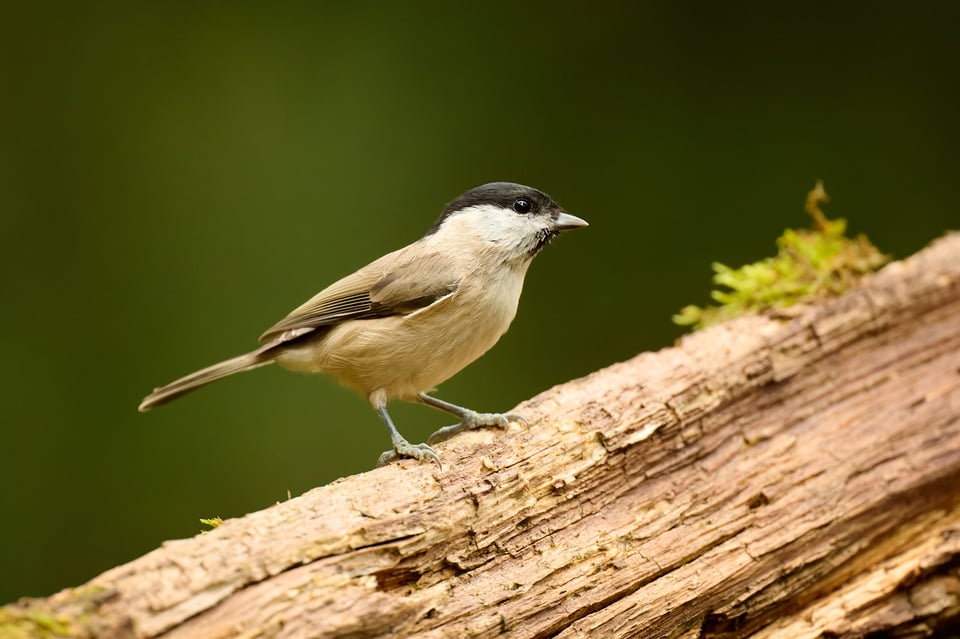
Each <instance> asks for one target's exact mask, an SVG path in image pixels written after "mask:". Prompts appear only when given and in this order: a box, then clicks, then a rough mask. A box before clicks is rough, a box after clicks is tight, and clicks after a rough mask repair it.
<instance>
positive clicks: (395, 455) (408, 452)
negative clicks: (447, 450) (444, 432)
mask: <svg viewBox="0 0 960 639" xmlns="http://www.w3.org/2000/svg"><path fill="white" fill-rule="evenodd" d="M403 457H411V458H413V459H416V460H417V461H422V462H423V461H431V462H433V463H435V464H436V465H437V466H438V467H439V468H440V470H443V464H442V463H441V462H440V457H438V456H437V454H436V453H435V452H434V451H433V449H432V448H430V446H429V445H427V444H411V443H410V442H408V441H407V440H405V439H401V440H399V441H395V442H394V443H393V450H386V451H384V452H383V453H382V454H381V455H380V458H379V459H378V460H377V466H383V465H385V464H389V463H390V462H392V461H395V460H397V459H401V458H403Z"/></svg>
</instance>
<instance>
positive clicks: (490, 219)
mask: <svg viewBox="0 0 960 639" xmlns="http://www.w3.org/2000/svg"><path fill="white" fill-rule="evenodd" d="M463 220H464V222H467V223H469V224H471V226H473V227H474V228H475V229H477V230H478V231H479V232H480V234H481V236H482V237H483V239H484V240H486V241H488V242H495V243H497V244H502V245H504V246H508V247H511V248H516V249H518V250H521V249H523V248H524V247H526V246H528V245H530V244H531V243H532V242H533V241H534V238H535V237H536V235H537V232H538V231H540V230H541V229H542V228H543V220H542V219H541V218H539V217H537V216H533V215H520V214H518V213H514V212H513V211H508V210H504V209H501V208H499V207H492V206H478V207H474V209H473V210H470V211H465V212H464V216H463Z"/></svg>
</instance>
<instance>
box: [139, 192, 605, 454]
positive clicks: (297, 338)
mask: <svg viewBox="0 0 960 639" xmlns="http://www.w3.org/2000/svg"><path fill="white" fill-rule="evenodd" d="M582 226H587V223H586V222H585V221H583V220H581V219H580V218H578V217H576V216H574V215H570V214H569V213H566V212H565V211H563V210H562V209H561V208H560V206H559V205H557V203H556V202H554V201H553V200H552V199H551V198H550V197H549V196H548V195H547V194H546V193H543V192H541V191H538V190H537V189H534V188H531V187H529V186H523V185H521V184H512V183H509V182H494V183H491V184H484V185H483V186H478V187H477V188H475V189H471V190H469V191H467V192H466V193H464V194H463V195H461V196H460V197H458V198H457V199H455V200H453V201H452V202H451V203H450V204H448V205H447V206H446V208H445V209H444V210H443V213H442V214H441V215H440V217H439V218H438V219H437V221H436V222H435V223H434V224H433V226H431V227H430V229H429V230H428V231H427V233H426V235H424V236H423V237H422V238H420V239H419V240H417V241H416V242H414V243H413V244H410V245H409V246H405V247H404V248H402V249H400V250H397V251H394V252H393V253H389V254H387V255H384V256H383V257H381V258H380V259H378V260H375V261H374V262H371V263H370V264H368V265H367V266H364V267H363V268H361V269H360V270H358V271H357V272H355V273H353V274H352V275H348V276H346V277H345V278H343V279H341V280H339V281H337V282H334V283H333V284H331V285H330V286H328V287H327V288H325V289H323V290H322V291H320V292H319V293H317V294H316V295H314V296H313V297H312V298H310V299H309V300H307V301H306V302H305V303H304V304H303V305H301V306H299V307H298V308H296V309H294V310H293V311H292V312H291V313H290V314H289V315H287V316H286V317H285V318H283V319H282V320H280V321H279V322H277V323H276V324H274V325H273V326H272V327H271V328H269V329H267V331H266V332H265V333H264V334H263V335H261V336H260V341H261V342H262V343H263V345H262V346H261V347H260V348H258V349H256V350H254V351H252V352H250V353H246V354H244V355H240V356H239V357H234V358H233V359H228V360H226V361H224V362H220V363H219V364H214V365H213V366H210V367H208V368H204V369H203V370H200V371H197V372H195V373H193V374H191V375H187V376H186V377H183V378H181V379H178V380H176V381H174V382H171V383H169V384H167V385H166V386H162V387H160V388H157V389H155V390H154V391H153V392H152V393H150V395H148V396H147V397H146V398H144V400H143V402H142V403H141V404H140V410H141V411H146V410H149V409H150V408H152V407H154V406H157V405H158V404H163V403H165V402H168V401H170V400H172V399H175V398H177V397H179V396H181V395H183V394H185V393H188V392H190V391H192V390H194V389H196V388H199V387H200V386H203V385H205V384H209V383H210V382H213V381H215V380H218V379H220V378H222V377H226V376H228V375H233V374H234V373H239V372H241V371H246V370H250V369H253V368H257V367H259V366H265V365H266V364H272V363H273V362H276V363H277V364H280V365H281V366H283V367H284V368H287V369H289V370H293V371H301V372H307V373H327V374H328V375H331V376H333V377H334V378H335V379H336V380H337V381H338V382H340V383H341V384H342V385H344V386H346V387H348V388H352V389H354V390H356V391H357V392H359V393H362V394H363V395H365V396H366V397H367V399H368V400H369V402H370V405H371V406H372V407H373V409H374V410H375V411H377V414H378V415H380V419H382V420H383V422H384V423H385V424H386V426H387V428H388V429H389V430H390V438H391V440H392V442H393V450H390V451H387V452H385V453H383V454H382V455H381V456H380V463H381V464H382V463H386V462H388V461H391V460H393V459H396V458H398V457H413V458H415V459H418V460H421V461H424V460H430V461H434V462H436V463H437V464H438V465H439V464H440V458H439V457H437V454H436V453H435V452H434V451H433V449H432V448H431V447H430V446H429V445H428V444H426V443H423V444H411V443H410V442H408V441H407V440H406V439H404V438H403V436H402V435H400V432H399V431H398V430H397V428H396V426H394V425H393V420H392V419H390V415H389V414H388V413H387V402H388V401H390V400H393V399H399V400H405V401H415V402H420V403H423V404H426V405H427V406H432V407H433V408H437V409H440V410H443V411H447V412H449V413H452V414H453V415H456V416H457V417H458V418H459V420H460V422H459V423H458V424H455V425H453V426H448V427H446V428H443V429H440V430H439V431H437V432H436V433H434V434H433V435H432V436H431V438H430V440H429V441H436V440H439V439H446V438H447V437H449V436H450V435H452V434H453V433H456V432H459V431H461V430H465V429H470V428H477V427H480V426H499V427H506V426H507V423H508V422H509V421H511V420H512V421H521V422H524V423H525V420H524V419H523V418H522V417H520V416H519V415H514V414H511V413H506V414H499V413H477V412H475V411H472V410H470V409H467V408H462V407H460V406H456V405H454V404H449V403H447V402H444V401H442V400H439V399H437V398H435V397H431V396H430V395H428V394H427V392H429V391H431V390H432V389H433V388H434V387H436V386H437V385H439V384H440V383H442V382H444V381H446V380H447V379H449V378H450V377H452V376H453V375H454V374H456V373H457V372H459V371H460V370H461V369H462V368H464V367H465V366H466V365H467V364H469V363H470V362H472V361H473V360H475V359H477V358H478V357H480V356H481V355H483V354H484V353H485V352H486V351H487V350H488V349H489V348H490V347H491V346H493V345H494V344H495V343H496V342H497V340H498V339H500V336H501V335H503V334H504V333H505V332H506V331H507V328H508V327H509V326H510V322H511V321H513V317H514V315H515V314H516V312H517V303H518V302H519V300H520V291H521V288H522V287H523V278H524V275H525V274H526V272H527V267H529V266H530V262H531V260H533V258H534V256H535V255H537V253H539V252H540V250H541V249H543V247H544V246H546V245H547V243H548V242H549V241H550V240H551V239H552V238H554V237H555V236H556V235H557V234H558V233H560V232H561V231H565V230H567V229H575V228H579V227H582Z"/></svg>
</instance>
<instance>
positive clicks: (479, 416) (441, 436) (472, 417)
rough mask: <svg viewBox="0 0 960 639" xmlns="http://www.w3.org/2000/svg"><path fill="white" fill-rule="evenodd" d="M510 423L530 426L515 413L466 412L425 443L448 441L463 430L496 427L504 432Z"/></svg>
mask: <svg viewBox="0 0 960 639" xmlns="http://www.w3.org/2000/svg"><path fill="white" fill-rule="evenodd" d="M510 422H517V423H518V424H521V425H522V426H524V427H527V426H529V425H530V424H529V422H527V420H526V419H525V418H524V417H523V416H522V415H517V414H516V413H478V412H475V411H472V410H468V411H466V412H465V413H464V414H463V417H462V418H461V419H460V423H459V424H453V425H452V426H444V427H443V428H441V429H440V430H438V431H437V432H435V433H434V434H433V435H430V437H429V438H427V441H428V442H430V443H431V444H435V443H437V442H442V441H445V440H447V439H450V438H451V437H453V436H454V435H456V434H457V433H460V432H463V431H465V430H473V429H474V428H483V427H484V426H496V427H497V428H502V429H504V430H506V429H507V427H508V426H509V425H510Z"/></svg>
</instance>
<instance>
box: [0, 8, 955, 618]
mask: <svg viewBox="0 0 960 639" xmlns="http://www.w3.org/2000/svg"><path fill="white" fill-rule="evenodd" d="M15 4H16V6H14V5H15ZM771 4H772V3H771ZM723 5H726V6H723ZM930 6H934V5H930ZM953 6H955V7H956V6H958V5H956V4H954V5H953ZM947 11H949V13H948V12H947ZM958 18H960V11H958V10H957V9H949V10H940V11H933V10H932V9H931V10H928V9H927V8H925V5H924V3H911V4H908V5H903V4H902V3H900V4H898V5H896V6H895V7H894V6H893V5H891V8H889V9H885V8H883V6H882V5H880V4H876V3H869V4H868V3H859V6H858V3H823V4H817V3H796V4H793V3H781V4H777V5H776V6H775V7H770V6H767V4H766V3H764V4H759V3H758V4H756V5H751V4H743V3H733V4H729V3H702V4H701V3H691V2H669V3H642V2H637V3H627V2H591V3H582V4H576V3H566V4H565V3H558V2H555V1H554V2H549V3H548V2H542V3H523V4H514V3H491V2H484V3H450V2H443V3H441V2H437V3H432V4H431V3H401V2H390V3H387V2H378V3H364V2H356V3H324V2H299V3H297V2H295V3H285V4H282V5H281V4H280V3H259V4H253V3H251V4H241V3H229V4H214V3H183V4H179V3H167V2H163V3H161V2H158V3H150V4H147V3H137V2H131V3H117V4H107V3H64V4H59V5H57V4H48V3H43V2H38V3H5V5H4V7H3V8H2V9H0V53H2V55H0V73H2V76H0V79H2V95H0V116H2V119H0V121H2V127H3V129H2V140H0V197H2V200H0V211H2V222H3V224H2V229H3V232H2V240H0V242H2V245H0V248H2V257H3V274H4V277H3V278H2V287H3V288H2V291H0V293H2V299H3V309H4V312H3V313H2V322H3V324H2V326H0V328H2V331H3V335H4V344H3V366H2V372H0V375H2V386H0V387H2V388H3V396H2V399H3V401H2V404H0V410H2V439H0V445H2V449H0V486H2V502H0V518H2V526H0V602H4V601H10V600H13V599H15V598H16V597H17V596H20V595H44V594H48V593H51V592H53V591H55V590H57V589H59V588H61V587H65V586H68V585H73V584H78V583H81V582H83V581H86V580H87V579H89V578H91V577H93V576H94V575H96V574H97V573H99V572H100V571H102V570H104V569H106V568H109V567H111V566H113V565H115V564H118V563H121V562H124V561H127V560H129V559H132V558H134V557H136V556H138V555H140V554H142V553H144V552H146V551H148V550H150V549H152V548H154V547H156V546H157V545H159V544H160V543H161V542H162V541H163V540H164V539H169V538H174V537H184V536H189V535H192V534H195V533H196V532H197V531H198V530H199V529H200V528H201V526H200V524H199V523H198V521H197V519H198V518H200V517H211V516H215V515H220V516H223V517H234V516H239V515H242V514H244V513H247V512H250V511H253V510H257V509H260V508H263V507H265V506H267V505H269V504H271V503H273V502H275V501H277V500H282V499H285V498H286V496H287V493H288V491H289V492H290V493H292V494H293V495H297V494H299V493H302V492H304V491H306V490H308V489H310V488H311V487H314V486H317V485H321V484H324V483H327V482H330V481H331V480H333V479H335V478H337V477H339V476H343V475H347V474H351V473H356V472H362V471H364V470H366V469H369V468H370V467H371V466H372V465H373V463H374V460H375V459H376V457H377V455H378V454H379V453H380V451H382V450H383V449H385V448H386V447H387V445H388V438H387V436H386V432H385V429H384V428H383V426H382V425H381V424H380V423H379V421H378V420H377V417H376V416H375V415H374V414H373V412H371V411H370V409H369V408H368V407H367V405H366V402H365V401H364V400H363V399H361V398H358V397H356V396H354V395H352V394H351V393H349V392H348V391H345V390H343V389H340V388H338V387H337V386H336V385H335V384H334V383H333V382H331V381H330V380H328V379H325V378H322V377H316V376H301V375H295V374H291V373H288V372H286V371H282V370H280V369H273V368H269V369H264V370H259V371H255V372H252V373H248V374H245V375H242V376H239V377H236V378H234V379H231V380H228V381H225V382H221V383H219V384H217V385H214V386H212V387H210V388H209V389H205V390H204V391H202V392H199V393H197V394H196V395H192V396H190V397H187V398H185V399H183V400H181V401H178V402H176V403H174V404H171V405H170V406H165V407H163V408H161V409H157V410H155V411H152V412H151V413H148V414H145V415H141V414H139V413H137V411H136V406H137V403H138V402H139V400H140V399H141V397H142V396H143V395H144V394H145V393H146V392H147V391H149V390H150V389H151V388H152V387H154V386H157V385H160V384H162V383H165V382H167V381H170V380H171V379H173V378H174V377H177V376H179V375H182V374H185V373H188V372H190V371H192V370H193V369H195V368H198V367H201V366H204V365H207V364H210V363H212V362H214V361H217V360H219V359H223V358H226V357H228V356H232V355H235V354H237V353H239V352H242V351H244V350H247V349H250V348H252V347H253V346H254V345H255V344H256V337H257V336H258V335H259V333H260V332H261V331H262V330H263V329H265V328H266V327H267V326H269V325H271V324H272V323H273V322H274V321H276V320H277V319H279V318H280V317H281V316H283V315H285V314H286V313H287V312H288V311H289V310H290V309H291V308H293V307H294V306H296V305H298V304H299V303H300V302H301V301H303V300H304V299H306V298H307V297H308V296H310V295H312V294H313V293H314V292H315V291H317V290H319V289H320V288H322V287H323V286H325V285H326V284H328V283H329V282H331V281H333V280H334V279H336V278H338V277H340V276H342V275H345V274H346V273H348V272H350V271H352V270H353V269H355V268H357V267H359V266H361V265H363V264H364V263H366V262H367V261H368V260H370V259H372V258H375V257H377V256H379V255H381V254H383V253H385V252H387V251H389V250H392V249H394V248H397V247H399V246H402V245H404V244H406V243H408V242H410V241H412V240H414V239H416V238H417V237H419V235H420V234H422V233H423V231H424V230H426V229H427V228H428V227H429V226H430V224H431V223H432V222H433V220H434V218H435V217H436V215H437V214H438V213H439V211H440V209H441V208H442V206H443V204H444V203H445V202H446V201H449V200H450V199H452V198H454V197H455V196H456V195H458V194H459V193H460V192H462V191H464V190H466V189H468V188H470V187H473V186H476V185H478V184H481V183H484V182H487V181H492V180H512V181H519V182H524V183H528V184H531V185H534V186H537V187H539V188H541V189H543V190H545V191H547V192H549V193H550V194H551V195H553V197H554V198H555V199H557V200H558V201H559V202H560V203H561V204H562V205H563V206H565V207H566V208H567V209H568V210H569V211H571V212H573V213H575V214H577V215H580V216H582V217H584V218H586V219H587V220H588V221H589V222H590V223H591V226H590V228H589V229H586V230H582V231H577V232H575V233H571V234H569V235H566V236H564V237H563V238H561V239H560V240H559V241H557V242H555V243H554V244H553V245H552V246H551V247H549V249H548V250H547V251H545V252H544V254H543V255H542V256H540V257H539V258H538V259H537V261H536V263H535V264H534V265H533V267H532V269H531V272H530V274H529V276H528V279H527V284H526V289H525V293H524V297H523V299H522V301H521V305H520V311H519V314H518V317H517V320H516V321H515V322H514V325H513V327H512V329H511V331H510V332H509V333H508V334H507V335H506V336H505V337H504V338H503V339H502V340H501V342H500V343H499V344H498V345H497V347H496V348H494V349H493V350H492V351H491V352H490V353H489V354H488V355H486V356H485V357H484V358H482V359H481V360H479V361H478V362H477V363H476V364H474V365H472V366H471V367H469V368H467V369H466V370H465V371H464V372H462V373H461V374H460V375H458V376H457V377H455V378H454V379H452V380H451V381H449V382H447V383H446V384H444V386H443V387H442V389H441V392H440V393H439V395H440V396H441V397H443V398H446V399H447V400H449V401H453V402H457V403H460V404H464V405H467V406H471V407H474V408H478V409H480V410H506V409H509V408H511V407H513V406H514V405H515V404H516V403H518V402H519V401H521V400H523V399H525V398H527V397H530V396H531V395H533V394H535V393H537V392H538V391H540V390H543V389H546V388H548V387H550V386H552V385H554V384H557V383H560V382H563V381H565V380H568V379H570V378H574V377H577V376H581V375H584V374H587V373H589V372H590V371H593V370H595V369H597V368H600V367H602V366H604V365H607V364H609V363H612V362H615V361H618V360H623V359H626V358H629V357H631V356H632V355H634V354H636V353H637V352H640V351H643V350H649V349H657V348H661V347H664V346H667V345H669V344H670V343H671V342H672V340H673V339H675V338H676V337H677V336H678V335H679V334H680V332H681V331H680V330H679V329H678V328H676V327H674V326H672V325H671V323H670V315H671V314H672V313H673V312H675V311H677V310H678V309H679V308H680V307H682V306H683V305H685V304H687V303H693V302H697V303H702V302H705V301H707V291H708V289H709V275H710V268H709V265H710V262H711V261H713V260H720V261H723V262H726V263H728V264H733V265H737V264H740V263H743V262H745V261H749V260H753V259H757V258H759V257H762V256H764V255H767V254H770V253H771V252H772V251H773V240H774V238H775V237H776V236H777V235H778V234H779V233H780V232H781V231H782V230H783V229H784V228H785V227H787V226H803V225H806V224H807V220H806V218H805V216H804V214H803V210H802V203H803V199H804V196H805V194H806V192H807V190H808V189H809V188H810V187H811V186H812V185H813V183H814V180H815V179H816V178H818V177H822V178H823V179H824V180H825V183H826V187H827V190H828V192H830V194H831V195H832V197H833V201H832V205H831V206H830V207H829V209H828V212H829V213H830V214H831V215H833V216H846V217H848V218H849V219H850V220H851V226H852V228H853V230H854V231H863V232H867V233H868V234H869V235H870V237H871V239H872V240H874V242H875V243H876V244H877V245H879V246H880V247H881V248H882V249H883V250H885V251H887V252H890V253H892V254H894V255H895V256H899V257H903V256H905V255H908V254H910V253H912V252H914V251H916V250H917V249H919V248H921V247H922V246H924V245H925V244H926V243H927V242H928V241H930V240H931V239H933V238H934V237H936V236H938V235H940V234H941V233H942V232H943V231H944V230H945V229H947V228H949V227H951V226H952V227H957V226H958V222H960V215H958V203H960V186H958V184H960V183H958V180H957V174H958V171H957V169H958V162H957V160H958V157H957V148H958V143H960V135H958V133H960V125H958V122H960V117H958V115H960V108H958V107H960V100H958V97H960V96H958V86H960V83H958V82H957V66H956V60H958V59H960V50H958V49H960V47H958V45H957V38H956V25H957V24H958ZM392 412H393V414H394V417H395V419H396V421H397V422H398V424H399V425H400V428H401V430H402V431H403V432H404V433H405V434H406V435H407V436H408V438H410V439H411V440H414V441H417V440H422V439H423V438H424V437H426V435H427V434H428V433H430V432H432V430H434V429H435V428H437V427H439V426H442V425H444V424H446V423H448V420H447V419H446V418H445V417H444V416H443V415H441V414H439V413H435V412H434V411H431V410H429V409H427V408H422V407H413V406H396V407H395V408H393V409H392ZM534 427H535V426H534Z"/></svg>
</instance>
